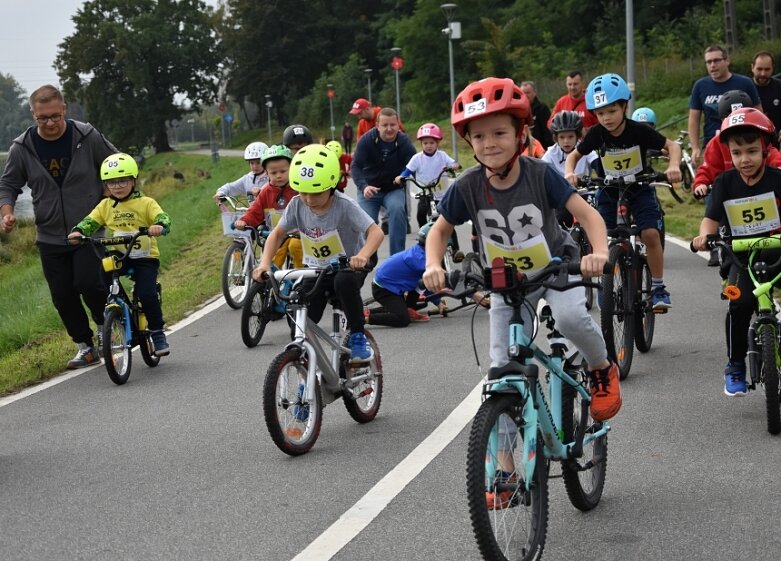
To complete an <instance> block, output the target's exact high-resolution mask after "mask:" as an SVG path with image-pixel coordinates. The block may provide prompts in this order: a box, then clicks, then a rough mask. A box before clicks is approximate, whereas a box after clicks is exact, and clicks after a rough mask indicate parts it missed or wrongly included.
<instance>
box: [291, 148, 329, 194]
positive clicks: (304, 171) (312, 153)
mask: <svg viewBox="0 0 781 561" xmlns="http://www.w3.org/2000/svg"><path fill="white" fill-rule="evenodd" d="M340 176H341V173H340V171H339V158H337V157H336V154H335V153H334V152H333V151H331V150H329V149H328V148H326V147H325V146H323V145H322V144H310V145H309V146H304V147H303V148H301V150H299V151H298V152H296V155H295V156H294V157H293V163H292V164H291V165H290V186H291V187H293V189H295V190H296V191H298V192H299V193H322V192H323V191H328V190H329V189H333V188H334V187H336V184H337V183H339V177H340Z"/></svg>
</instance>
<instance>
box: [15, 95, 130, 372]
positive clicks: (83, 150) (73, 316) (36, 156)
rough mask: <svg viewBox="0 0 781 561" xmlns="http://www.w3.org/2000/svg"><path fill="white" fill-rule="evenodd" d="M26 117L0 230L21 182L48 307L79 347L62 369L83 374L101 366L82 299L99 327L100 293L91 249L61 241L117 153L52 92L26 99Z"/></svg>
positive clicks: (88, 206)
mask: <svg viewBox="0 0 781 561" xmlns="http://www.w3.org/2000/svg"><path fill="white" fill-rule="evenodd" d="M30 111H31V112H32V115H33V119H34V120H35V122H36V125H35V126H32V127H30V128H29V129H27V130H26V131H25V132H23V133H22V134H21V135H20V136H18V137H17V138H16V139H14V141H13V143H12V144H11V148H10V149H9V151H8V159H7V160H6V164H5V169H4V170H3V174H2V176H0V215H1V216H2V222H0V227H2V229H3V231H4V232H6V233H9V232H11V231H12V230H13V229H14V224H15V223H16V217H15V216H14V205H15V203H16V198H17V197H18V196H19V194H21V192H22V187H24V185H25V184H26V185H27V186H28V187H30V189H31V191H32V197H33V212H34V214H35V226H36V245H37V246H38V252H39V254H40V257H41V266H42V268H43V274H44V276H45V277H46V282H47V283H48V284H49V292H50V293H51V297H52V302H53V303H54V307H55V308H56V309H57V312H58V313H59V314H60V318H61V319H62V323H63V324H64V325H65V329H66V330H67V332H68V335H70V337H71V338H72V339H73V341H74V342H75V343H76V344H77V345H78V346H79V349H78V351H77V353H76V356H74V357H73V359H71V360H70V361H69V362H68V364H67V368H69V369H75V368H82V367H84V366H88V365H90V364H94V363H97V362H100V358H99V356H98V350H97V349H96V347H95V344H94V340H93V335H94V334H93V332H92V329H91V328H90V325H89V320H88V318H87V314H86V313H85V311H84V307H83V305H82V299H83V301H84V303H85V304H86V305H87V308H88V309H89V311H90V314H91V315H92V319H93V320H94V321H95V323H96V324H97V325H101V324H102V323H103V306H104V304H105V302H106V287H105V285H104V283H103V278H102V273H101V267H100V262H99V261H98V257H97V255H96V254H95V252H94V250H93V249H92V247H90V246H76V247H74V246H67V245H66V244H65V243H64V241H63V240H64V239H65V238H66V237H67V236H68V234H69V233H70V231H71V228H73V227H74V226H75V225H76V224H77V223H78V222H79V220H81V219H82V218H84V217H85V216H87V215H88V214H89V213H90V211H92V209H93V208H94V207H95V206H96V205H97V204H98V202H99V201H100V199H101V198H102V196H103V185H102V183H101V181H100V175H99V171H98V170H99V169H100V164H101V162H102V161H103V160H104V159H105V158H106V157H107V156H108V155H110V154H113V153H115V152H117V149H116V148H115V147H114V146H113V145H112V144H111V143H110V142H109V141H108V140H106V138H105V137H104V136H103V135H102V134H101V133H100V132H99V131H98V130H97V129H95V128H94V127H93V126H92V125H90V124H88V123H82V122H79V121H74V120H72V119H67V118H66V105H65V100H64V98H63V96H62V93H61V92H60V91H59V90H58V89H57V88H55V87H54V86H51V85H46V86H42V87H40V88H38V89H37V90H35V91H34V92H33V93H32V95H31V96H30Z"/></svg>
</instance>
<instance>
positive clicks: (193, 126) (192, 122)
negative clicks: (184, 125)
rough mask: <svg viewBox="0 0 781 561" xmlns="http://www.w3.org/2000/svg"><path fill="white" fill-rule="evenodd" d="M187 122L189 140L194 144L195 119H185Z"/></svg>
mask: <svg viewBox="0 0 781 561" xmlns="http://www.w3.org/2000/svg"><path fill="white" fill-rule="evenodd" d="M187 122H188V123H190V142H192V143H193V144H195V119H187Z"/></svg>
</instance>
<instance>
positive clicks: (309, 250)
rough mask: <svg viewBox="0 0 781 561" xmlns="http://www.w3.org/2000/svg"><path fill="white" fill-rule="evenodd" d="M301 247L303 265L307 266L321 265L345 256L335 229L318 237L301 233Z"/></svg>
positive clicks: (340, 239)
mask: <svg viewBox="0 0 781 561" xmlns="http://www.w3.org/2000/svg"><path fill="white" fill-rule="evenodd" d="M301 248H302V249H303V251H304V265H306V266H308V267H323V266H325V265H328V264H329V263H330V262H331V261H332V260H334V259H336V258H338V257H342V256H345V257H346V256H347V253H345V251H344V245H343V244H342V238H341V237H339V232H338V231H337V230H334V231H333V232H328V233H327V234H325V235H323V236H320V237H319V238H312V237H309V236H307V235H305V234H304V233H301Z"/></svg>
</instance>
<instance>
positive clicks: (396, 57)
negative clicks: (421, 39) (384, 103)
mask: <svg viewBox="0 0 781 561" xmlns="http://www.w3.org/2000/svg"><path fill="white" fill-rule="evenodd" d="M390 52H391V53H392V54H393V58H392V59H391V66H392V67H393V70H394V71H395V72H396V114H397V115H398V116H399V120H401V101H400V100H401V95H400V93H399V70H401V68H402V66H403V65H404V61H403V60H402V59H401V47H392V48H391V50H390Z"/></svg>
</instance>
